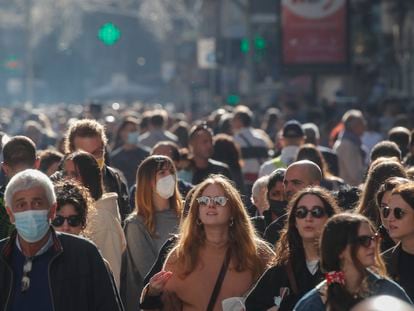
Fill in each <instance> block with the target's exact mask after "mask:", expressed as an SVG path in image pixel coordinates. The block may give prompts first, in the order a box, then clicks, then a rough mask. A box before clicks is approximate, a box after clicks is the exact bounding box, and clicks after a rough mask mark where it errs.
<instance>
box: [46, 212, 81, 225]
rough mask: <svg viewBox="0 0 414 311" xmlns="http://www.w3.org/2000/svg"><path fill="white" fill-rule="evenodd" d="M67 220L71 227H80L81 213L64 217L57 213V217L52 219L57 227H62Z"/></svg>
mask: <svg viewBox="0 0 414 311" xmlns="http://www.w3.org/2000/svg"><path fill="white" fill-rule="evenodd" d="M65 220H66V221H67V222H68V225H69V226H71V227H78V226H79V225H80V224H81V223H82V219H81V217H80V216H79V215H71V216H69V217H63V216H61V215H56V217H55V219H53V221H52V225H53V226H55V227H60V226H62V225H63V223H64V222H65Z"/></svg>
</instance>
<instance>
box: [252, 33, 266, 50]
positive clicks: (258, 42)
mask: <svg viewBox="0 0 414 311" xmlns="http://www.w3.org/2000/svg"><path fill="white" fill-rule="evenodd" d="M254 48H255V49H256V50H259V51H260V50H264V49H265V48H266V40H265V39H264V38H263V37H260V36H256V37H255V38H254Z"/></svg>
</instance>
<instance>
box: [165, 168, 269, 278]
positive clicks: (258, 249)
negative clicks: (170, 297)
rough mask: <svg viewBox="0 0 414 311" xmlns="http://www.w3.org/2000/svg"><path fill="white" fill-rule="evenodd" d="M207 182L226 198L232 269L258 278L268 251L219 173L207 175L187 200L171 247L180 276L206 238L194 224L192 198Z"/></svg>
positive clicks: (196, 207) (195, 215)
mask: <svg viewBox="0 0 414 311" xmlns="http://www.w3.org/2000/svg"><path fill="white" fill-rule="evenodd" d="M210 185H218V186H219V187H221V188H222V189H223V191H224V196H226V197H227V199H228V201H227V205H226V207H225V208H229V209H230V214H231V218H232V219H233V224H232V225H231V226H230V224H229V243H230V245H229V246H230V248H231V252H232V258H234V259H235V269H236V271H245V270H249V271H251V272H252V276H253V277H254V279H256V278H258V277H259V276H260V275H261V274H262V273H263V271H264V270H265V268H267V264H266V263H265V260H264V258H270V257H271V254H272V250H271V249H270V248H269V247H268V246H267V245H266V244H265V242H263V241H262V240H260V239H258V238H257V237H256V233H255V230H254V228H253V225H252V224H251V222H250V219H249V216H248V214H247V212H246V209H245V208H244V206H243V202H242V200H241V198H240V194H239V193H238V192H237V190H236V189H235V188H234V186H233V185H232V184H231V182H230V181H229V180H228V179H227V178H226V177H224V176H222V175H210V176H209V177H208V178H207V179H206V180H204V181H203V182H202V183H200V184H198V185H197V186H196V187H195V190H194V193H193V196H192V198H191V202H190V210H189V214H188V216H187V218H185V220H184V222H183V223H182V226H181V228H180V239H179V241H178V243H177V246H176V247H175V248H174V249H173V250H172V252H174V254H175V258H176V261H177V263H178V264H179V265H180V267H181V269H180V271H181V272H182V275H181V277H185V276H187V275H188V274H190V273H191V272H192V271H194V269H195V267H196V266H197V263H198V260H199V257H198V256H199V250H200V248H201V247H202V246H203V245H204V243H205V241H206V235H205V231H204V226H203V225H198V224H197V222H198V221H199V209H200V206H199V204H198V202H197V200H196V199H197V198H198V197H200V196H201V195H202V193H203V192H204V190H205V189H206V188H207V187H208V186H210Z"/></svg>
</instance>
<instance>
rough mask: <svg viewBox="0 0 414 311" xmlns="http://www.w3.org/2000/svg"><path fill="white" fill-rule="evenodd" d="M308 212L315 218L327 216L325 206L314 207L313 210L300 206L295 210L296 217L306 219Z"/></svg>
mask: <svg viewBox="0 0 414 311" xmlns="http://www.w3.org/2000/svg"><path fill="white" fill-rule="evenodd" d="M308 213H310V214H311V216H312V217H313V218H322V217H323V216H325V209H324V208H323V207H314V208H312V209H311V210H308V209H307V208H306V207H299V208H298V209H297V210H296V211H295V216H296V218H299V219H304V218H306V216H308Z"/></svg>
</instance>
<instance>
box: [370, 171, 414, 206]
mask: <svg viewBox="0 0 414 311" xmlns="http://www.w3.org/2000/svg"><path fill="white" fill-rule="evenodd" d="M409 182H411V181H410V180H409V179H408V178H403V177H390V178H388V179H387V180H386V181H385V182H384V183H383V184H382V185H381V186H380V188H379V190H378V192H377V194H376V201H377V206H378V207H381V201H382V199H383V198H384V195H385V193H386V192H387V191H392V190H394V189H395V188H397V187H398V186H399V185H403V184H407V183H409Z"/></svg>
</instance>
